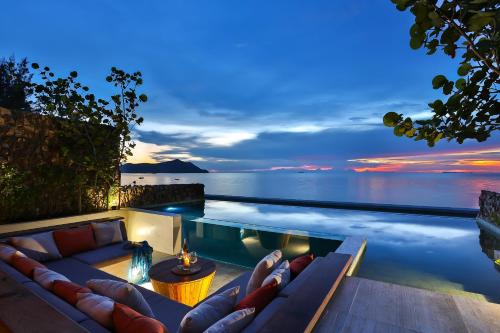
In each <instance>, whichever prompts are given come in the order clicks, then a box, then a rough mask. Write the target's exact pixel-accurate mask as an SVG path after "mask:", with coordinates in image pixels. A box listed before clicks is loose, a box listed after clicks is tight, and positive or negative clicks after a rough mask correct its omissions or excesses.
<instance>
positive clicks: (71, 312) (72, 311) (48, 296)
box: [24, 281, 88, 322]
mask: <svg viewBox="0 0 500 333" xmlns="http://www.w3.org/2000/svg"><path fill="white" fill-rule="evenodd" d="M24 286H25V287H27V288H28V289H30V290H31V291H32V292H34V293H35V294H36V295H38V296H39V297H40V298H42V299H44V300H45V301H47V303H49V304H50V305H51V306H52V307H53V308H55V309H57V310H58V311H59V312H62V313H64V314H65V315H66V316H68V317H69V318H71V319H72V320H74V321H76V322H80V321H82V320H85V319H87V318H88V317H87V316H86V315H85V314H84V313H82V312H81V311H78V309H76V308H75V307H74V306H73V305H71V304H68V303H66V302H65V301H64V300H62V299H60V298H59V297H57V296H56V295H54V294H53V293H51V292H50V291H48V290H45V289H43V288H42V287H41V286H40V285H39V284H38V283H36V282H32V281H30V282H26V283H24Z"/></svg>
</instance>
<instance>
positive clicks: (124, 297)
mask: <svg viewBox="0 0 500 333" xmlns="http://www.w3.org/2000/svg"><path fill="white" fill-rule="evenodd" d="M87 287H89V288H90V289H91V290H92V291H94V292H95V293H97V294H100V295H103V296H107V297H109V298H111V299H113V300H114V301H116V302H119V303H122V304H125V305H127V306H129V307H131V308H132V309H134V310H135V311H137V312H139V313H141V314H143V315H145V316H148V317H154V314H153V311H152V310H151V307H150V306H149V304H148V302H147V301H146V300H145V299H144V296H142V294H141V293H140V292H139V291H138V290H137V289H136V288H135V287H134V286H133V285H131V284H130V283H127V282H121V281H114V280H102V279H93V280H89V281H87Z"/></svg>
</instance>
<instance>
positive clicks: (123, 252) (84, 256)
mask: <svg viewBox="0 0 500 333" xmlns="http://www.w3.org/2000/svg"><path fill="white" fill-rule="evenodd" d="M127 244H128V242H126V241H124V242H121V243H116V244H112V245H107V246H103V247H100V248H97V249H95V250H91V251H86V252H82V253H78V254H75V255H73V256H72V258H75V259H77V260H80V261H81V262H84V263H86V264H89V265H96V264H98V263H101V262H104V261H108V260H111V259H115V258H119V257H124V256H128V255H131V254H132V252H133V249H131V248H127Z"/></svg>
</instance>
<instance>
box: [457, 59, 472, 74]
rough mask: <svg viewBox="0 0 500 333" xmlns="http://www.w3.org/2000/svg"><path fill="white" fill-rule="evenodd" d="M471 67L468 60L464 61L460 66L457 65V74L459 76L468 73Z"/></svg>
mask: <svg viewBox="0 0 500 333" xmlns="http://www.w3.org/2000/svg"><path fill="white" fill-rule="evenodd" d="M471 69H472V66H471V64H469V63H468V62H465V63H463V64H461V65H460V67H458V70H457V74H458V75H460V76H466V75H467V73H469V71H470V70H471Z"/></svg>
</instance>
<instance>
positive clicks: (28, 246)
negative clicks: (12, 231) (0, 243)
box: [10, 231, 62, 261]
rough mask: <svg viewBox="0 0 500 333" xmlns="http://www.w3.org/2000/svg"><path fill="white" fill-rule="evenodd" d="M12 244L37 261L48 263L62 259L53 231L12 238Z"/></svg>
mask: <svg viewBox="0 0 500 333" xmlns="http://www.w3.org/2000/svg"><path fill="white" fill-rule="evenodd" d="M10 243H11V244H12V245H14V246H15V247H16V248H17V249H18V250H19V251H21V252H23V253H24V254H26V255H27V256H28V257H30V258H33V259H35V260H37V261H47V260H53V259H59V258H61V257H62V256H61V253H60V252H59V250H58V248H57V246H56V243H55V241H54V237H53V235H52V231H47V232H40V233H36V234H31V235H27V236H21V237H11V238H10Z"/></svg>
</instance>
